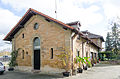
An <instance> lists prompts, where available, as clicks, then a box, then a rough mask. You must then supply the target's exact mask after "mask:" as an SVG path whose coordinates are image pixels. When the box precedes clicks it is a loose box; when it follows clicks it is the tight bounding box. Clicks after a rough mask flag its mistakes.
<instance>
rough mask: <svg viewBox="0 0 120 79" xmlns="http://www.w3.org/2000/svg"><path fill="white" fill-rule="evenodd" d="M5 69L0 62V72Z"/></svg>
mask: <svg viewBox="0 0 120 79" xmlns="http://www.w3.org/2000/svg"><path fill="white" fill-rule="evenodd" d="M4 71H5V66H4V65H3V64H2V62H0V74H3V73H4Z"/></svg>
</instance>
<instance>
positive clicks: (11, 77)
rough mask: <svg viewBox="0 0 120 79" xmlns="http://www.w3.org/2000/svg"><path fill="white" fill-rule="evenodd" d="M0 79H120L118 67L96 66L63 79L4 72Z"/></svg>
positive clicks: (61, 78) (119, 67)
mask: <svg viewBox="0 0 120 79" xmlns="http://www.w3.org/2000/svg"><path fill="white" fill-rule="evenodd" d="M0 79H120V65H104V64H98V65H96V66H95V67H92V68H89V69H88V70H87V71H84V72H83V73H82V74H77V75H76V76H70V77H64V78H63V77H58V76H51V75H42V74H30V73H21V72H5V74H4V75H0Z"/></svg>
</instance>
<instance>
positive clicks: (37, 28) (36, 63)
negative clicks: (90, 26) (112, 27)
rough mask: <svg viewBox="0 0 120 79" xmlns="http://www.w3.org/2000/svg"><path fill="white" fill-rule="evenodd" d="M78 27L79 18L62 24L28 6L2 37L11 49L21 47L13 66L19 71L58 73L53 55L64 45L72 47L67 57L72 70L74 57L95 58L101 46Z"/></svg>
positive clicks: (60, 69)
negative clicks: (9, 42)
mask: <svg viewBox="0 0 120 79" xmlns="http://www.w3.org/2000/svg"><path fill="white" fill-rule="evenodd" d="M80 26H81V25H80V22H79V21H77V22H72V23H68V24H65V23H63V22H61V21H58V20H56V19H54V18H51V17H49V16H47V15H45V14H43V13H40V12H38V11H36V10H34V9H31V8H30V9H29V10H28V11H27V12H26V14H25V15H24V16H23V17H22V18H21V19H20V21H19V22H18V23H17V24H16V26H15V27H14V28H13V29H12V30H11V31H10V32H9V33H8V34H7V36H6V37H5V38H4V40H6V41H11V42H12V50H17V49H19V48H21V49H20V51H19V52H18V57H17V63H18V66H16V68H17V69H19V70H22V71H28V72H34V71H36V70H37V71H40V73H62V72H64V71H65V68H64V66H63V64H62V61H61V60H60V59H59V57H57V56H56V55H60V54H61V51H63V48H66V47H67V48H68V49H69V50H72V53H71V55H70V60H69V63H70V66H71V67H70V69H69V71H70V72H72V70H73V61H74V58H75V57H76V56H81V57H92V58H93V56H96V57H97V54H98V52H99V50H100V49H101V47H100V46H99V45H97V44H96V43H95V42H93V41H92V40H91V39H90V38H88V37H87V36H86V35H84V33H82V32H80ZM101 43H102V42H101ZM94 53H95V55H93V54H94ZM58 62H59V63H58Z"/></svg>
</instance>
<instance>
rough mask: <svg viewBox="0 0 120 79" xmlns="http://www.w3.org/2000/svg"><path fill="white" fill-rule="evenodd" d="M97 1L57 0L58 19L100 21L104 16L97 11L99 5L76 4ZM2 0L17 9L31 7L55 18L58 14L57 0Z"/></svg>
mask: <svg viewBox="0 0 120 79" xmlns="http://www.w3.org/2000/svg"><path fill="white" fill-rule="evenodd" d="M96 1H98V0H57V11H58V14H57V15H58V20H61V21H63V22H71V21H76V20H80V21H81V22H82V23H83V24H85V25H88V24H96V23H99V21H101V20H102V18H103V17H102V15H101V14H100V13H97V12H96V11H98V10H99V9H100V8H99V7H98V6H96V5H93V6H90V7H88V8H83V6H81V7H79V6H77V4H76V2H77V3H78V5H80V4H81V3H86V4H87V3H89V4H92V3H94V2H96ZM2 2H3V3H4V4H9V5H11V6H12V7H13V8H14V9H16V11H20V10H22V9H25V10H26V9H28V8H30V7H31V8H34V9H36V10H38V11H40V12H43V13H45V14H47V15H49V16H52V17H54V18H55V16H56V15H55V13H54V12H55V0H51V1H49V0H17V1H16V0H12V1H10V0H2ZM97 18H99V19H97ZM91 19H92V20H91Z"/></svg>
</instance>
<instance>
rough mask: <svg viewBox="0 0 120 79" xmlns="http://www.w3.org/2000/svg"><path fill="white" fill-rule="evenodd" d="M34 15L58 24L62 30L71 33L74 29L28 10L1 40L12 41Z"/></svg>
mask: <svg viewBox="0 0 120 79" xmlns="http://www.w3.org/2000/svg"><path fill="white" fill-rule="evenodd" d="M34 15H40V16H43V17H45V19H47V20H50V21H53V22H55V23H57V24H60V25H61V26H63V27H64V28H67V29H70V30H72V31H74V27H71V26H69V25H67V24H65V23H63V22H61V21H58V20H56V19H54V18H52V17H50V16H48V15H45V14H43V13H41V12H38V11H36V10H34V9H31V8H30V9H29V10H28V11H27V12H26V13H25V15H24V16H23V17H22V18H21V19H20V20H19V22H18V23H17V24H16V25H15V26H14V27H13V28H12V30H11V31H10V32H9V33H8V34H7V35H6V37H5V38H4V39H3V40H5V41H12V39H13V38H14V35H15V34H16V33H17V32H18V31H19V30H20V29H21V28H24V24H25V23H26V22H27V21H28V20H29V19H30V18H31V17H32V16H34Z"/></svg>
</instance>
